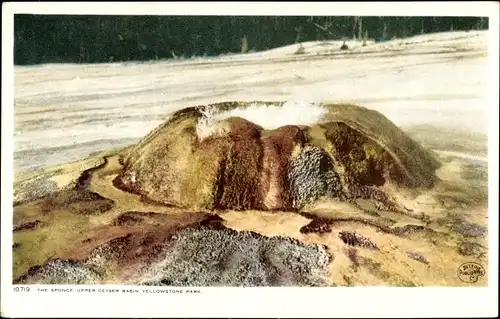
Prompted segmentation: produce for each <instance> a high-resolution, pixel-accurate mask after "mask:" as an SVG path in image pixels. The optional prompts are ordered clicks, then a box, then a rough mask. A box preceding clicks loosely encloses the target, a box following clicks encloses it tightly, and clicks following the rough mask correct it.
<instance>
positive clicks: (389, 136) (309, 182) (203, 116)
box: [114, 102, 439, 210]
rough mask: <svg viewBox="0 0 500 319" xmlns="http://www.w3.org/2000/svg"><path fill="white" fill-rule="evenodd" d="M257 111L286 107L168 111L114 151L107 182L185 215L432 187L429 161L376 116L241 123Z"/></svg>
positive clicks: (337, 112)
mask: <svg viewBox="0 0 500 319" xmlns="http://www.w3.org/2000/svg"><path fill="white" fill-rule="evenodd" d="M256 106H260V107H263V106H264V107H267V108H268V109H269V110H279V109H280V108H283V107H285V106H284V103H281V102H226V103H218V104H210V105H205V106H197V107H190V108H186V109H183V110H180V111H178V112H176V113H174V114H173V115H172V117H171V118H170V119H169V120H168V121H166V122H165V123H164V124H162V125H160V126H159V127H157V128H156V129H155V130H153V131H152V132H151V133H149V134H148V135H147V136H146V137H145V138H144V139H143V140H141V141H140V142H139V143H138V144H137V145H135V146H134V147H133V148H131V149H129V150H128V151H127V153H125V154H123V155H122V158H121V162H122V163H123V165H124V168H123V171H122V172H121V173H120V174H119V175H118V176H117V177H116V179H115V180H114V184H115V186H117V187H119V188H121V189H123V190H127V191H129V192H133V193H136V194H139V195H141V196H142V198H143V199H146V200H150V201H153V202H157V203H161V204H164V205H172V206H177V207H184V208H191V209H233V210H249V209H257V210H296V209H300V208H302V207H303V206H304V205H305V204H308V203H311V202H314V201H315V200H318V199H320V198H322V197H327V198H336V199H338V200H349V199H355V198H370V199H375V200H378V201H380V202H382V203H384V202H385V203H387V202H388V199H387V196H386V193H385V192H384V187H385V186H387V185H389V184H390V185H392V186H394V187H405V188H428V187H431V186H433V185H434V183H435V181H436V176H435V174H434V172H435V170H436V169H437V168H438V166H439V164H438V161H437V160H436V159H435V158H434V157H433V155H432V154H431V153H430V152H428V151H427V150H425V149H424V148H422V147H421V146H420V145H419V144H418V143H416V142H415V141H413V140H412V139H411V138H409V137H408V136H407V135H406V134H405V133H404V132H403V131H402V130H401V129H399V128H398V127H397V126H395V125H394V124H393V123H392V122H391V121H389V120H388V119H387V118H385V117H384V116H383V115H382V114H380V113H378V112H376V111H373V110H368V109H366V108H363V107H360V106H355V105H334V104H322V105H319V106H311V112H316V113H315V114H317V115H318V116H317V120H315V121H310V122H311V124H309V125H283V126H279V127H276V125H273V124H270V125H269V124H267V125H266V126H267V127H264V126H261V125H259V124H258V123H257V121H250V120H248V119H245V118H244V117H246V118H252V117H251V116H245V115H244V114H247V115H248V114H251V110H252V109H255V107H256ZM305 107H307V106H305ZM318 110H319V111H318ZM270 114H272V113H270ZM266 115H267V114H265V113H264V114H262V115H261V116H264V117H265V116H266ZM254 118H255V116H254ZM257 119H258V118H257ZM273 120H274V119H273ZM273 120H271V121H270V120H269V119H267V121H268V122H269V123H272V122H273ZM275 122H276V123H279V119H278V118H276V119H275ZM273 126H274V127H273Z"/></svg>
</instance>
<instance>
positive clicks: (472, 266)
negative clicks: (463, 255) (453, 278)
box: [457, 263, 486, 283]
mask: <svg viewBox="0 0 500 319" xmlns="http://www.w3.org/2000/svg"><path fill="white" fill-rule="evenodd" d="M485 273H486V271H485V270H484V268H483V266H481V265H480V264H478V263H464V264H461V265H460V267H458V270H457V275H458V278H459V279H460V280H461V281H463V282H465V283H475V282H477V281H478V280H479V277H483V276H484V275H485Z"/></svg>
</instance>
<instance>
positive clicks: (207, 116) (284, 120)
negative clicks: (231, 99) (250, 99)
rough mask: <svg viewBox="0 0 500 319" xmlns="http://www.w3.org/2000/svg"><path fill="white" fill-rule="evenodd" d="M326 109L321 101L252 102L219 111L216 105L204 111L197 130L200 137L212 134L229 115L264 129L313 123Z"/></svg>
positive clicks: (319, 118) (318, 119) (321, 116)
mask: <svg viewBox="0 0 500 319" xmlns="http://www.w3.org/2000/svg"><path fill="white" fill-rule="evenodd" d="M326 112H327V111H326V109H325V108H324V107H322V106H321V104H320V103H319V102H306V101H289V102H286V103H284V104H283V106H274V105H265V104H259V103H255V104H251V105H249V106H248V107H240V108H236V109H233V110H230V111H224V112H220V113H217V110H216V108H215V107H213V108H207V109H206V110H204V111H202V113H203V117H202V118H201V119H200V120H199V121H198V125H197V127H196V132H197V134H198V137H199V138H200V139H203V138H206V137H208V136H210V135H212V134H213V133H214V132H215V129H216V128H217V125H216V124H217V123H218V122H219V121H222V120H224V119H227V118H229V117H236V116H238V117H241V118H244V119H246V120H248V121H250V122H253V123H255V124H257V125H260V126H262V127H263V128H264V129H267V130H272V129H276V128H279V127H281V126H284V125H313V124H316V123H318V122H319V121H321V120H322V119H323V117H324V115H325V113H326Z"/></svg>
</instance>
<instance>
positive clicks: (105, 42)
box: [14, 14, 488, 65]
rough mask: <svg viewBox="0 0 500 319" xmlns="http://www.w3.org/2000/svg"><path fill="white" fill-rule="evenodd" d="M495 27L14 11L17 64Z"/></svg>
mask: <svg viewBox="0 0 500 319" xmlns="http://www.w3.org/2000/svg"><path fill="white" fill-rule="evenodd" d="M485 29H488V18H485V17H356V16H324V17H323V16H322V17H319V16H314V17H310V16H297V17H295V16H105V15H101V16H97V15H94V16H89V15H31V14H16V15H15V16H14V64H16V65H29V64H40V63H102V62H118V61H148V60H156V59H170V58H178V57H186V58H189V57H192V56H216V55H220V54H226V53H241V52H249V51H250V52H251V51H262V50H267V49H272V48H276V47H280V46H283V45H288V44H293V43H298V42H305V41H315V40H342V39H352V38H357V39H371V40H375V41H385V40H390V39H393V38H404V37H408V36H412V35H417V34H425V33H434V32H443V31H454V30H485Z"/></svg>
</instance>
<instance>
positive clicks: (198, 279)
mask: <svg viewBox="0 0 500 319" xmlns="http://www.w3.org/2000/svg"><path fill="white" fill-rule="evenodd" d="M330 258H331V257H330V255H329V254H328V252H327V251H326V249H325V248H324V247H322V246H318V245H306V244H303V243H300V242H299V241H296V240H293V239H290V238H284V237H271V238H268V237H265V236H261V235H258V234H255V233H251V232H236V231H233V230H229V229H222V230H215V229H198V230H195V229H186V230H183V231H181V232H179V233H178V234H177V235H176V238H175V240H174V241H173V242H172V243H171V244H170V245H169V246H168V247H167V248H166V250H165V257H164V259H163V260H162V261H161V262H159V263H158V264H156V265H153V266H152V267H151V268H150V269H149V270H148V271H147V273H146V274H145V275H144V277H143V280H141V282H140V283H139V284H141V285H159V286H162V285H171V286H325V285H327V283H326V275H327V273H326V266H327V265H328V263H329V261H330Z"/></svg>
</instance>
